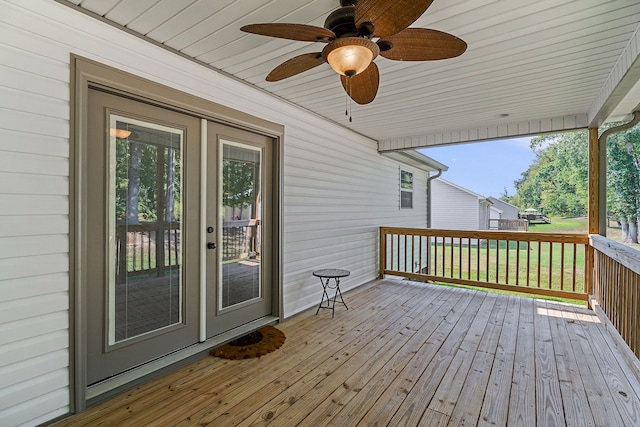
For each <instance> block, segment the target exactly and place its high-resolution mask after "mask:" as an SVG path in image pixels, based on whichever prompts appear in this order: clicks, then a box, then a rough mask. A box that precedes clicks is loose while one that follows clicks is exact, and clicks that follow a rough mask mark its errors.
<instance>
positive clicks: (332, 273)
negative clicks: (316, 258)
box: [313, 268, 351, 278]
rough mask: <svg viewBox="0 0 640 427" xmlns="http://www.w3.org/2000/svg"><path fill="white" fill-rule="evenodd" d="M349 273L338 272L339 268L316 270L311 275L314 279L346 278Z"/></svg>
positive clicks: (344, 271) (345, 271) (346, 271)
mask: <svg viewBox="0 0 640 427" xmlns="http://www.w3.org/2000/svg"><path fill="white" fill-rule="evenodd" d="M350 274H351V272H350V271H349V270H340V269H339V268H325V269H322V270H316V271H314V272H313V275H314V276H316V277H329V278H335V277H347V276H348V275H350Z"/></svg>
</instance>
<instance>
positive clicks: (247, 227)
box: [222, 219, 260, 261]
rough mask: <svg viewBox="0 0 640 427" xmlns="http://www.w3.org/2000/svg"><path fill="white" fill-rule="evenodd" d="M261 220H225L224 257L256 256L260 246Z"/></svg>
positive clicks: (223, 232) (223, 234)
mask: <svg viewBox="0 0 640 427" xmlns="http://www.w3.org/2000/svg"><path fill="white" fill-rule="evenodd" d="M259 225H260V221H259V220H257V219H245V220H242V219H241V220H232V221H224V222H223V224H222V259H223V261H227V260H230V259H237V258H255V257H256V256H257V255H258V248H259V247H260V232H259V228H258V227H259Z"/></svg>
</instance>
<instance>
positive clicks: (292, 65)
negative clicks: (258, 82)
mask: <svg viewBox="0 0 640 427" xmlns="http://www.w3.org/2000/svg"><path fill="white" fill-rule="evenodd" d="M324 62H325V61H324V58H323V57H322V53H321V52H314V53H305V54H303V55H298V56H296V57H293V58H291V59H289V60H287V61H285V62H283V63H282V64H280V65H278V66H277V67H276V68H274V69H273V70H272V71H271V72H270V73H269V75H268V76H267V79H266V80H267V81H268V82H277V81H279V80H282V79H286V78H287V77H291V76H295V75H296V74H300V73H302V72H304V71H307V70H310V69H312V68H315V67H317V66H318V65H321V64H324Z"/></svg>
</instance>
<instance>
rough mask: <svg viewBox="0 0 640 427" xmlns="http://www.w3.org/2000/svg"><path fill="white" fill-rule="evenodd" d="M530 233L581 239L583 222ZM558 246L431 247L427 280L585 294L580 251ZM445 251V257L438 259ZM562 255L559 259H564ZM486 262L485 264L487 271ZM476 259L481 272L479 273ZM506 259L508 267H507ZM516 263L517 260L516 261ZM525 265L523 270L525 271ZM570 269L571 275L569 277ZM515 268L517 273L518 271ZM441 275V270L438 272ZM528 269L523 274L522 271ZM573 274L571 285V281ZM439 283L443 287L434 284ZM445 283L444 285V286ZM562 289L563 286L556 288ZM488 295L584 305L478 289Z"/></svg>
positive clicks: (564, 221) (554, 221)
mask: <svg viewBox="0 0 640 427" xmlns="http://www.w3.org/2000/svg"><path fill="white" fill-rule="evenodd" d="M529 232H530V233H550V234H586V233H587V219H586V218H551V224H532V225H530V228H529ZM562 247H563V246H562V244H561V243H553V244H550V243H547V242H545V243H540V244H539V243H537V242H531V243H530V244H527V243H526V242H519V243H518V242H515V241H510V242H507V241H495V240H492V241H488V242H487V241H481V242H480V246H479V247H478V246H476V245H472V246H468V245H466V244H465V242H464V240H463V244H462V246H461V245H459V244H454V245H451V244H450V243H449V244H446V245H444V247H443V245H442V243H440V244H438V248H437V259H435V258H436V249H435V248H434V247H433V245H432V247H431V252H430V258H431V264H430V265H431V266H434V265H435V266H437V271H436V272H435V273H434V271H433V270H431V273H430V274H431V275H434V276H441V277H443V279H442V280H443V281H444V280H446V279H445V277H451V278H455V279H465V280H471V281H478V282H480V284H479V285H478V286H479V287H481V286H482V284H481V282H483V281H484V282H493V283H500V284H509V285H516V283H517V286H521V287H528V288H541V289H552V290H562V291H567V292H577V293H582V292H584V283H585V278H584V268H585V256H586V254H585V252H586V251H585V247H584V245H576V247H575V248H576V249H575V255H574V245H573V244H568V243H567V244H565V245H564V251H563V250H562ZM443 250H444V256H443ZM563 252H564V256H563ZM487 258H488V260H489V262H488V267H487ZM478 259H479V260H480V268H479V269H478ZM507 260H508V268H507ZM518 260H519V261H518ZM527 265H528V267H527ZM574 266H575V273H574ZM517 267H519V268H517ZM443 270H444V271H443ZM527 270H528V271H527ZM574 274H575V285H574V283H573V277H574ZM439 283H442V282H439ZM443 284H444V283H443ZM561 284H562V286H561ZM446 285H448V286H460V287H468V288H473V289H478V287H476V286H466V285H458V284H450V283H446ZM480 289H483V290H486V291H487V292H495V293H500V294H507V295H518V296H526V297H533V298H543V299H548V300H553V301H561V302H567V303H572V304H580V305H584V304H585V302H584V301H580V300H575V299H567V298H561V297H556V296H543V295H534V294H529V293H522V292H516V291H514V292H511V291H502V290H496V289H490V288H480Z"/></svg>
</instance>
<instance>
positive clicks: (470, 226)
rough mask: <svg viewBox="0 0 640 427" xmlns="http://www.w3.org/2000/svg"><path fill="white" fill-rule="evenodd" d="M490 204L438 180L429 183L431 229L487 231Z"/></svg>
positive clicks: (485, 199)
mask: <svg viewBox="0 0 640 427" xmlns="http://www.w3.org/2000/svg"><path fill="white" fill-rule="evenodd" d="M490 207H491V202H490V201H489V200H488V199H487V198H485V197H484V196H482V195H480V194H477V193H474V192H473V191H471V190H468V189H466V188H463V187H460V186H459V185H456V184H454V183H452V182H449V181H445V180H444V179H441V178H438V179H434V180H433V181H432V182H431V228H439V229H449V230H488V229H489V218H490Z"/></svg>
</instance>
